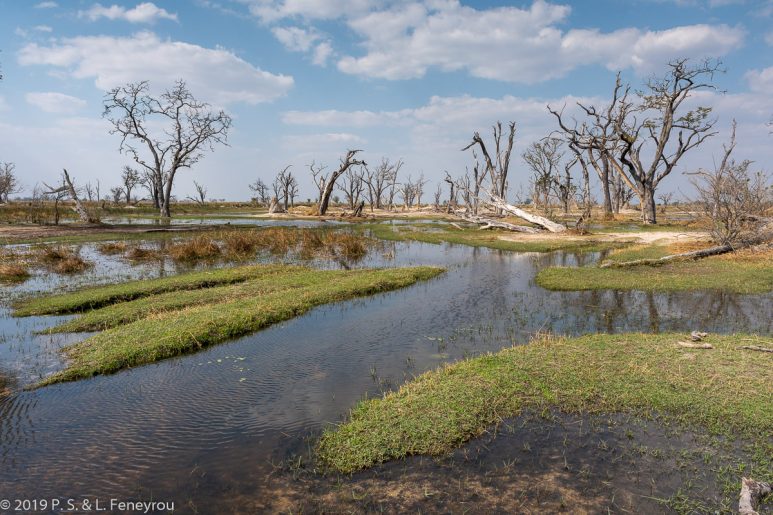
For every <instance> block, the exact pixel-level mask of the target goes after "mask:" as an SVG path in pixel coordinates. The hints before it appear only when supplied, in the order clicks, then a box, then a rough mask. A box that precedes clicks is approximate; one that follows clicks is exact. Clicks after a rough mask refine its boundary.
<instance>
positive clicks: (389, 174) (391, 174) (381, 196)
mask: <svg viewBox="0 0 773 515" xmlns="http://www.w3.org/2000/svg"><path fill="white" fill-rule="evenodd" d="M402 166H403V161H402V159H398V160H397V161H396V162H394V163H393V162H390V161H389V159H387V158H386V157H384V158H382V159H381V163H380V164H379V165H378V166H377V167H376V168H374V169H372V170H371V169H370V168H368V167H366V168H365V175H364V177H363V179H364V181H365V184H366V185H367V187H368V200H369V202H370V210H371V211H373V209H374V208H375V209H381V208H383V207H384V202H385V201H387V200H388V204H389V207H391V204H392V202H393V200H394V188H395V186H396V183H397V174H398V173H399V171H400V168H402ZM390 189H391V195H390V194H389V192H390Z"/></svg>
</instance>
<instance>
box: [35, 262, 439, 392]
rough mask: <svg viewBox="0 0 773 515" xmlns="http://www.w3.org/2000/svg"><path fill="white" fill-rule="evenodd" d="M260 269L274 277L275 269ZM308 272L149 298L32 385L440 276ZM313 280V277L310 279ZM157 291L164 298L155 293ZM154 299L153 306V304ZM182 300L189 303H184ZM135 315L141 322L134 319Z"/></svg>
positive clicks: (151, 357)
mask: <svg viewBox="0 0 773 515" xmlns="http://www.w3.org/2000/svg"><path fill="white" fill-rule="evenodd" d="M249 268H259V267H249ZM262 268H264V269H268V270H274V271H276V267H262ZM307 272H308V274H307V275H305V276H304V275H303V274H302V273H299V274H295V275H288V274H285V273H274V274H272V275H271V276H270V277H268V276H265V274H264V276H265V277H263V280H262V282H261V283H259V284H257V283H256V284H255V285H251V284H250V283H249V282H245V283H244V284H243V285H233V286H231V287H230V288H231V290H229V289H223V288H209V289H207V290H203V291H204V292H205V293H203V294H201V295H199V296H196V297H194V296H188V297H182V296H181V297H180V300H179V301H177V302H176V303H175V301H174V300H173V299H172V298H171V297H170V296H169V295H156V296H148V298H147V299H145V300H144V304H143V307H144V308H145V309H146V311H144V316H143V314H142V313H143V311H142V310H141V309H139V308H138V307H137V306H133V307H132V306H131V305H127V306H124V307H123V308H124V311H123V313H124V317H125V321H127V322H128V323H125V324H123V325H118V326H117V327H113V328H111V329H107V330H106V331H104V332H102V333H99V334H96V335H94V336H92V337H90V338H88V339H86V340H84V341H82V342H80V343H77V344H75V345H73V346H70V347H67V348H66V349H65V354H66V356H67V358H69V360H68V367H67V368H66V369H65V370H63V371H61V372H58V373H56V374H54V375H52V376H49V377H47V378H46V379H44V380H43V381H41V382H40V383H39V384H38V385H37V386H42V385H46V384H51V383H57V382H63V381H72V380H76V379H80V378H85V377H91V376H94V375H98V374H109V373H113V372H116V371H118V370H121V369H124V368H129V367H133V366H137V365H142V364H145V363H152V362H154V361H158V360H161V359H165V358H169V357H172V356H176V355H179V354H183V353H187V352H193V351H196V350H198V349H201V348H203V347H206V346H208V345H212V344H215V343H220V342H224V341H226V340H229V339H233V338H236V337H239V336H242V335H245V334H248V333H251V332H254V331H257V330H259V329H262V328H264V327H266V326H268V325H271V324H274V323H276V322H280V321H283V320H287V319H290V318H293V317H295V316H298V315H301V314H302V313H304V312H306V311H308V310H309V309H311V308H313V307H315V306H319V305H321V304H326V303H330V302H337V301H342V300H347V299H351V298H354V297H357V296H363V295H370V294H374V293H378V292H382V291H388V290H394V289H397V288H401V287H404V286H408V285H411V284H413V283H415V282H417V281H420V280H424V279H429V278H431V277H434V276H436V275H438V274H439V273H441V272H442V269H440V268H432V267H415V268H397V269H381V270H354V271H320V270H314V271H312V270H308V269H307ZM312 274H313V275H316V277H312ZM188 275H194V274H188ZM182 277H184V276H182ZM256 277H257V276H256ZM182 284H191V283H190V282H188V283H182ZM253 287H254V289H253V290H252V291H250V290H251V288H253ZM156 291H157V292H158V293H162V291H161V290H159V288H156ZM94 293H95V292H94V291H92V294H94ZM250 293H252V294H254V295H250ZM260 293H262V294H260ZM207 294H208V295H207ZM80 295H81V296H82V298H81V299H80V300H79V302H78V305H81V306H82V305H84V299H83V297H85V294H84V293H83V292H81V293H80ZM93 297H95V298H99V299H106V298H111V299H114V300H117V301H120V300H126V299H125V298H122V297H116V296H115V295H112V296H111V295H104V294H101V295H100V294H96V295H93ZM154 297H155V298H154ZM156 300H157V301H158V304H157V305H156V303H155V302H154V301H156ZM186 300H187V301H188V302H189V304H186ZM172 304H174V305H172ZM117 306H120V304H117V305H116V307H117ZM107 309H110V308H107ZM170 309H172V311H170ZM127 313H128V314H127ZM138 316H142V318H139V319H135V318H136V317H138ZM103 319H104V318H103ZM130 320H134V321H130Z"/></svg>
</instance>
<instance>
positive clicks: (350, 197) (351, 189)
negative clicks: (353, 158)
mask: <svg viewBox="0 0 773 515" xmlns="http://www.w3.org/2000/svg"><path fill="white" fill-rule="evenodd" d="M364 175H365V171H364V169H363V167H362V166H358V167H354V166H350V167H349V168H348V169H347V170H346V172H344V174H343V175H342V176H341V188H340V189H341V191H342V192H343V194H344V197H345V198H346V203H347V204H349V209H352V210H353V209H354V208H355V207H356V206H357V204H359V202H360V196H362V192H363V190H364V189H365V178H364Z"/></svg>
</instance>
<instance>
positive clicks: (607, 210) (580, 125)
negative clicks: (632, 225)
mask: <svg viewBox="0 0 773 515" xmlns="http://www.w3.org/2000/svg"><path fill="white" fill-rule="evenodd" d="M629 92H630V87H629V86H625V87H624V86H623V83H622V80H621V79H620V73H618V74H617V77H616V78H615V87H614V88H613V90H612V100H611V101H610V103H609V104H608V105H607V106H606V107H605V108H601V109H600V108H597V107H596V106H592V105H584V104H582V103H580V102H578V103H577V106H578V108H579V109H580V111H581V112H582V113H583V114H584V115H585V119H584V120H583V121H582V122H578V121H577V120H571V121H570V120H568V119H566V118H564V115H563V110H561V111H557V110H555V109H553V108H551V107H550V106H548V111H549V112H550V113H551V114H552V115H553V116H555V117H556V120H557V121H558V126H559V127H560V129H561V131H560V132H561V133H562V134H563V137H564V138H565V140H566V141H567V143H568V144H569V147H570V148H571V149H572V151H573V152H574V153H575V155H577V154H578V153H581V154H583V156H584V160H586V162H587V163H590V165H591V166H592V167H593V169H594V171H595V172H596V175H598V177H599V181H600V182H601V191H602V196H603V202H604V216H605V217H606V218H611V217H612V216H613V213H614V212H615V209H614V206H613V203H612V194H611V191H610V186H611V182H612V178H613V177H614V168H613V166H612V160H613V159H614V156H615V155H616V154H617V153H618V150H619V143H620V138H619V135H618V133H617V131H616V127H617V126H618V125H619V124H620V116H621V115H622V114H624V111H621V106H625V105H627V98H628V94H629ZM578 151H579V152H578ZM618 211H619V210H618Z"/></svg>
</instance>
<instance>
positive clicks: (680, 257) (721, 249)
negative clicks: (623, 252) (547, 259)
mask: <svg viewBox="0 0 773 515" xmlns="http://www.w3.org/2000/svg"><path fill="white" fill-rule="evenodd" d="M736 248H737V247H733V246H731V245H719V246H717V247H710V248H708V249H703V250H693V251H690V252H682V253H681V254H671V255H670V256H664V257H662V258H655V259H634V260H633V261H623V262H622V263H615V262H610V263H602V264H601V265H599V268H619V267H626V266H638V265H661V264H663V263H668V262H670V261H686V260H690V259H701V258H705V257H709V256H716V255H719V254H726V253H728V252H732V251H734V250H736Z"/></svg>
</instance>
